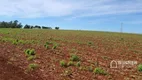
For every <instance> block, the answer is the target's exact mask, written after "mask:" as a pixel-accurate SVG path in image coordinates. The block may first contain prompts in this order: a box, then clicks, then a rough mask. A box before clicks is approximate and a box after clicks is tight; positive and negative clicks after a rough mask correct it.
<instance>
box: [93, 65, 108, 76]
mask: <svg viewBox="0 0 142 80" xmlns="http://www.w3.org/2000/svg"><path fill="white" fill-rule="evenodd" d="M93 72H94V73H95V74H101V75H106V72H105V71H104V70H103V69H102V68H99V67H97V68H95V69H94V71H93Z"/></svg>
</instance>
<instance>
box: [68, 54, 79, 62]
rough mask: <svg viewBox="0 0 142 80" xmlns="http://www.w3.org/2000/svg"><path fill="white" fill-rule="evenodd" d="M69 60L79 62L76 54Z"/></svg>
mask: <svg viewBox="0 0 142 80" xmlns="http://www.w3.org/2000/svg"><path fill="white" fill-rule="evenodd" d="M70 60H71V61H80V59H79V57H78V56H77V55H76V54H72V55H71V58H70Z"/></svg>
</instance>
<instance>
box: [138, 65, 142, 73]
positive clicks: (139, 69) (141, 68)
mask: <svg viewBox="0 0 142 80" xmlns="http://www.w3.org/2000/svg"><path fill="white" fill-rule="evenodd" d="M138 71H140V72H142V64H139V65H138Z"/></svg>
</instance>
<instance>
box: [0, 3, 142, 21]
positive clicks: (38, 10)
mask: <svg viewBox="0 0 142 80" xmlns="http://www.w3.org/2000/svg"><path fill="white" fill-rule="evenodd" d="M141 3H142V1H141V0H125V1H123V0H121V1H120V0H77V1H76V0H1V1H0V10H1V13H0V15H5V16H17V17H23V18H36V17H50V16H52V17H58V16H72V18H71V19H73V18H77V17H86V16H101V15H109V14H112V15H113V14H126V13H127V14H128V13H137V12H142V8H141V6H142V4H141Z"/></svg>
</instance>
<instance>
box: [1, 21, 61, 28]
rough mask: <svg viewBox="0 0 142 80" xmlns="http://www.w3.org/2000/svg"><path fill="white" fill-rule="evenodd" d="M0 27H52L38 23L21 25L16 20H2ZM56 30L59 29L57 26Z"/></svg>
mask: <svg viewBox="0 0 142 80" xmlns="http://www.w3.org/2000/svg"><path fill="white" fill-rule="evenodd" d="M0 28H24V29H52V28H51V27H46V26H39V25H35V26H33V25H28V24H26V25H22V24H21V23H20V22H19V21H18V20H14V21H10V22H6V21H2V22H0ZM55 29H56V30H58V29H59V27H55Z"/></svg>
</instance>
